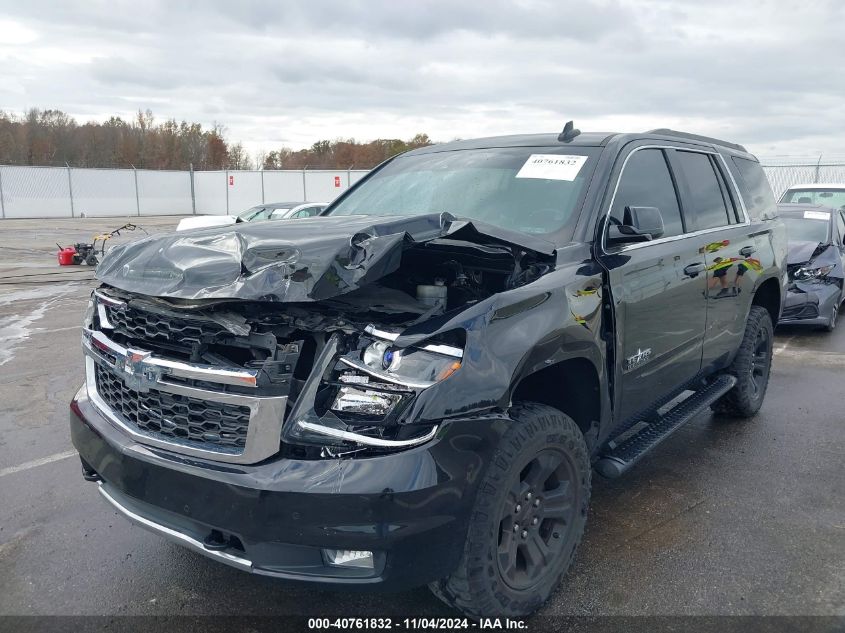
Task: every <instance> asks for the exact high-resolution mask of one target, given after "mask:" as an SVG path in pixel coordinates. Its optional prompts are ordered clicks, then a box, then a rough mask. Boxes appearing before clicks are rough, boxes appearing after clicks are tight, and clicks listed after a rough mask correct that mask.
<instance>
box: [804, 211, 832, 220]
mask: <svg viewBox="0 0 845 633" xmlns="http://www.w3.org/2000/svg"><path fill="white" fill-rule="evenodd" d="M804 219H805V220H828V221H830V213H828V212H827V211H804Z"/></svg>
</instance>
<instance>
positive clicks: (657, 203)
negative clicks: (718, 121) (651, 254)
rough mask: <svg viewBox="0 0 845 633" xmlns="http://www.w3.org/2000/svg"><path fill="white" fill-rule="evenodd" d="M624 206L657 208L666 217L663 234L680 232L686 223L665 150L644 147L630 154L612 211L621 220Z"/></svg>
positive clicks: (677, 233)
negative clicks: (683, 220) (679, 205)
mask: <svg viewBox="0 0 845 633" xmlns="http://www.w3.org/2000/svg"><path fill="white" fill-rule="evenodd" d="M625 207H657V208H658V209H660V215H662V216H663V227H664V232H663V237H669V236H672V235H681V234H682V233H683V232H684V225H683V222H682V221H681V210H680V208H679V207H678V196H677V194H676V193H675V185H674V184H672V176H671V175H670V174H669V167H668V166H667V165H666V158H665V157H664V156H663V151H662V150H659V149H641V150H639V151H636V152H634V153H633V154H631V156H630V158H628V162H627V163H626V164H625V169H624V170H623V171H622V177H621V178H620V179H619V187H618V189H617V190H616V197H615V198H614V199H613V208H612V209H611V211H610V214H611V215H612V216H613V217H614V218H616V219H617V220H619V222H622V221H623V220H624V216H625Z"/></svg>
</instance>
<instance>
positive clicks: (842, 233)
mask: <svg viewBox="0 0 845 633" xmlns="http://www.w3.org/2000/svg"><path fill="white" fill-rule="evenodd" d="M836 226H837V227H838V228H839V241H840V242H841V241H842V239H843V238H845V219H843V217H842V213H837V214H836Z"/></svg>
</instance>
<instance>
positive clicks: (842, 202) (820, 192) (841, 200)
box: [780, 183, 845, 209]
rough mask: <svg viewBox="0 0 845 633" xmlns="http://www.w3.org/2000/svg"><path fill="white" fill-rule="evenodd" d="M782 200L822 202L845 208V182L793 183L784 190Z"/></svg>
mask: <svg viewBox="0 0 845 633" xmlns="http://www.w3.org/2000/svg"><path fill="white" fill-rule="evenodd" d="M780 202H783V203H797V204H821V205H824V206H826V207H831V208H833V209H843V208H845V183H816V184H810V185H792V186H791V187H790V188H789V189H787V190H786V191H784V192H783V195H782V196H781V197H780Z"/></svg>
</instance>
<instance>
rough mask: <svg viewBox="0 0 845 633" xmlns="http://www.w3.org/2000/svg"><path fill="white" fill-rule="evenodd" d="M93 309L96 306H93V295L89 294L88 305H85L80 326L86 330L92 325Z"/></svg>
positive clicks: (94, 309)
mask: <svg viewBox="0 0 845 633" xmlns="http://www.w3.org/2000/svg"><path fill="white" fill-rule="evenodd" d="M95 311H96V307H95V306H94V296H93V295H91V298H90V299H88V305H87V306H85V314H84V315H83V317H82V327H83V328H85V329H86V330H90V329H92V328H93V327H94V312H95Z"/></svg>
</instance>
